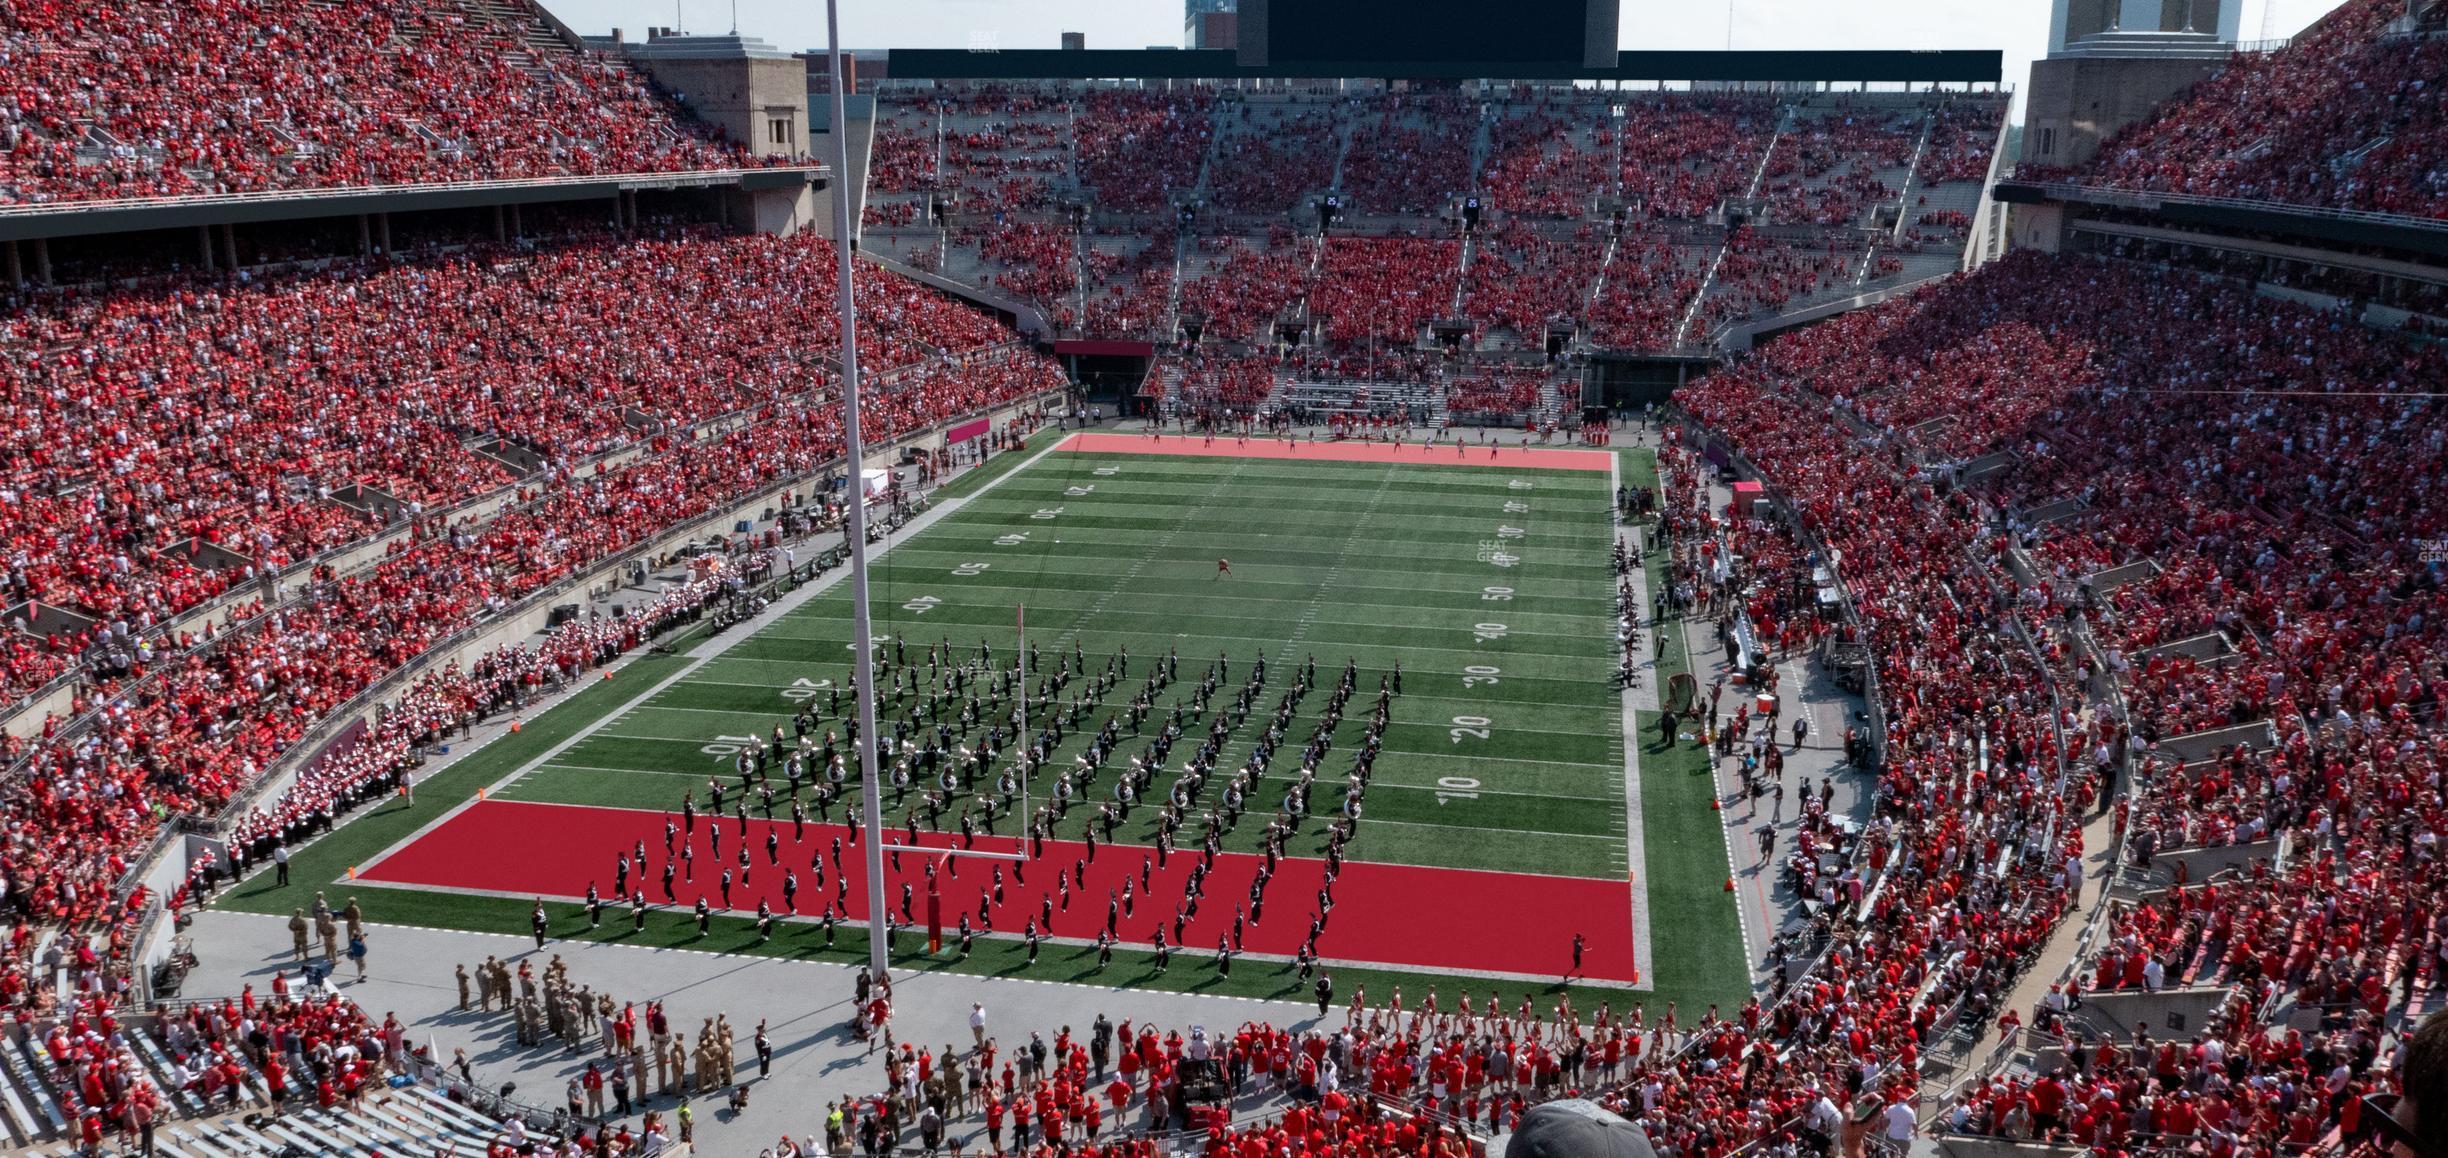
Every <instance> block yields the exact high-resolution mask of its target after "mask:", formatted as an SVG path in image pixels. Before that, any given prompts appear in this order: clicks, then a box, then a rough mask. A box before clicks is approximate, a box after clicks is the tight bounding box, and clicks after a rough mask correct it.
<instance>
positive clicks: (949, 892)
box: [358, 800, 1638, 983]
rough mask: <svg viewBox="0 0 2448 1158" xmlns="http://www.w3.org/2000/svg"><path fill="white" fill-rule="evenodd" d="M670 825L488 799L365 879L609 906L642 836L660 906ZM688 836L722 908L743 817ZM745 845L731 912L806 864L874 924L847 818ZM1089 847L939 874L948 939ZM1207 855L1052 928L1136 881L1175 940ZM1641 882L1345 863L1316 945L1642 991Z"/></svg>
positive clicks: (893, 890) (1287, 900)
mask: <svg viewBox="0 0 2448 1158" xmlns="http://www.w3.org/2000/svg"><path fill="white" fill-rule="evenodd" d="M665 819H666V817H665V815H664V814H662V813H657V812H646V811H641V810H637V809H626V808H589V807H582V806H579V805H569V804H529V803H522V802H517V801H504V800H485V801H478V802H477V803H475V804H473V805H470V806H469V807H467V808H466V809H464V810H462V811H461V812H460V813H459V814H458V815H456V816H453V817H451V818H450V819H448V820H446V821H444V822H443V823H442V824H440V825H439V826H436V827H435V828H434V829H433V830H432V831H431V832H428V833H426V834H424V835H423V836H420V837H418V838H417V839H416V840H414V841H412V842H410V843H409V844H408V846H407V847H405V848H401V849H398V850H396V851H394V852H391V853H389V854H387V855H385V856H384V857H382V858H381V859H380V860H377V861H376V862H375V863H373V864H372V865H369V866H366V867H365V868H363V869H362V870H360V871H359V873H358V879H360V880H364V881H369V882H372V883H376V884H390V885H408V886H418V885H423V886H432V887H441V888H454V889H470V890H478V891H483V892H492V893H506V894H515V895H517V896H521V897H529V896H547V897H554V898H559V899H567V900H576V899H579V898H582V897H584V896H585V895H586V890H587V885H588V884H590V883H592V884H593V885H595V887H596V888H598V889H600V890H602V891H603V892H604V893H605V894H606V896H607V899H609V894H610V892H611V890H612V866H613V861H614V859H615V858H616V857H618V856H619V855H620V854H621V853H622V852H625V851H628V850H630V849H631V848H632V847H633V846H634V845H635V844H636V843H637V842H638V841H641V840H642V841H644V842H646V855H647V859H648V862H649V863H648V864H647V866H646V867H645V869H644V871H643V872H642V873H637V875H633V876H632V877H631V878H630V887H631V888H633V889H634V888H637V887H639V886H640V885H641V883H642V885H643V887H644V888H645V890H646V899H647V901H648V903H650V904H661V903H663V901H664V898H663V890H662V875H663V862H664V859H665V857H664V853H663V824H664V820H665ZM672 819H677V817H673V818H672ZM716 824H719V825H720V826H721V827H722V830H723V833H722V856H721V857H720V858H719V859H718V858H716V857H715V856H713V855H712V853H711V851H710V849H709V846H708V839H707V831H706V830H707V829H708V828H709V827H711V826H713V825H716ZM768 832H771V833H773V834H774V835H775V836H776V837H778V838H779V839H780V841H781V848H780V850H779V851H780V855H781V863H780V866H779V867H777V866H775V865H774V864H772V863H770V862H768V861H767V860H766V856H765V836H766V834H767V833H768ZM683 835H684V837H686V836H687V834H683ZM907 837H908V833H907V832H906V830H888V832H887V839H888V842H889V843H906V842H907ZM690 839H693V840H694V842H695V847H696V849H697V850H698V851H697V861H696V879H695V881H693V882H692V881H689V880H687V879H686V878H675V879H674V880H673V882H672V889H673V892H674V894H675V896H676V898H677V903H678V904H679V905H682V906H694V905H695V904H696V903H697V898H698V896H699V895H701V894H702V895H704V896H705V898H706V899H707V900H708V901H709V902H710V903H713V904H716V905H720V904H721V902H722V894H721V892H720V891H719V888H718V884H717V882H718V881H719V880H720V878H721V876H722V870H723V868H724V867H726V866H728V867H730V868H732V869H733V871H734V872H737V870H738V865H739V859H738V858H739V848H740V844H741V840H742V835H741V832H740V827H739V823H738V821H737V820H735V819H728V818H726V819H721V820H717V819H714V818H711V817H703V816H701V817H699V818H698V819H697V831H696V833H695V834H694V836H693V838H690ZM836 839H840V840H841V841H842V856H841V859H842V862H843V865H844V867H845V868H846V870H847V877H848V879H847V881H846V882H845V881H844V879H843V874H842V873H841V872H837V871H835V869H834V868H833V866H832V865H831V863H830V862H831V853H832V847H833V842H834V840H836ZM958 839H959V838H958V837H957V836H945V835H937V834H934V833H921V834H919V840H918V843H920V844H924V845H928V846H930V847H938V848H940V847H947V846H950V845H952V844H953V843H955V842H956V841H957V840H958ZM745 840H746V842H747V845H748V849H749V856H750V859H751V860H752V861H753V867H752V868H751V870H750V872H749V877H748V880H746V881H745V882H735V884H734V886H733V888H732V891H731V906H730V911H731V912H732V913H734V914H738V913H741V912H745V913H750V914H753V913H754V912H755V911H756V904H757V901H758V899H759V898H762V899H764V900H766V901H768V902H770V903H771V904H772V905H773V908H774V912H776V913H777V914H779V913H782V912H783V911H784V910H783V907H782V873H783V870H784V869H791V870H795V871H797V872H798V874H799V898H798V907H799V911H800V912H802V913H819V912H822V911H823V907H824V905H825V904H826V903H827V902H829V901H830V900H831V899H832V898H833V897H834V896H836V895H838V893H837V890H839V889H840V888H841V887H842V886H843V885H844V884H845V883H846V884H847V885H848V890H849V892H848V897H847V904H848V906H849V911H850V916H851V917H852V918H853V919H855V920H861V921H863V920H865V919H866V918H867V889H866V883H865V882H866V868H865V857H864V854H863V853H861V852H859V851H858V850H857V847H856V846H855V845H852V844H851V843H850V842H849V834H848V830H847V829H845V828H844V827H843V826H841V825H837V824H809V825H808V826H807V835H806V838H805V839H804V840H794V839H793V838H792V830H791V824H790V822H789V821H763V820H756V819H751V820H750V821H749V822H748V828H747V832H746V835H745ZM981 847H984V848H992V849H1004V848H1009V847H1010V842H1009V840H1008V839H1007V838H1006V839H993V838H989V839H988V840H985V841H981ZM819 854H822V855H824V856H825V857H826V860H827V865H826V869H825V887H824V888H822V889H818V888H817V887H816V884H815V878H814V876H813V874H812V873H811V872H810V869H809V864H810V861H811V859H812V858H813V857H815V856H817V855H819ZM1086 854H1087V847H1086V846H1085V845H1081V844H1077V843H1074V842H1069V841H1048V842H1046V846H1045V855H1044V856H1043V857H1041V858H1039V859H1037V860H1035V861H1031V862H1030V863H1029V864H1028V865H1027V866H1026V868H1025V869H1023V870H1022V871H1023V872H1025V873H1026V875H1027V878H1028V879H1027V880H1026V882H1025V883H1024V882H1022V881H1019V880H1017V879H1014V876H1013V868H1014V866H1013V865H1012V864H1010V863H1008V862H993V861H983V860H972V861H967V862H965V863H964V862H961V861H959V860H958V859H953V860H951V861H949V862H948V863H949V864H950V866H951V867H953V868H956V869H957V870H958V871H959V874H960V875H959V876H957V877H954V876H944V877H941V878H940V885H941V888H942V895H943V924H944V928H945V930H946V931H947V934H948V933H949V931H950V930H952V929H955V928H957V927H958V926H959V923H960V915H961V914H962V913H964V912H966V913H968V914H969V918H970V921H971V923H972V924H973V925H974V924H976V923H977V914H978V908H979V905H980V902H981V900H982V899H985V894H986V893H987V892H989V891H990V890H991V889H992V888H993V876H994V866H995V865H996V864H998V863H1001V864H1002V865H1003V870H1004V878H1005V888H1004V897H1003V899H1004V903H1003V904H1002V905H1001V906H990V907H992V911H993V913H994V928H995V931H996V932H997V933H999V934H1002V935H1004V936H1012V935H1016V934H1018V933H1019V932H1020V930H1021V929H1022V927H1023V926H1025V925H1026V924H1027V922H1028V921H1029V920H1030V919H1031V918H1033V917H1035V916H1037V915H1038V913H1039V911H1040V908H1039V907H1040V904H1041V902H1042V899H1043V898H1045V897H1048V896H1055V895H1056V894H1055V891H1054V888H1055V880H1056V878H1057V877H1058V876H1059V875H1060V874H1062V873H1064V872H1067V871H1069V870H1070V869H1071V868H1072V866H1073V865H1074V864H1075V863H1077V862H1079V861H1080V859H1081V858H1082V857H1083V856H1085V855H1086ZM932 859H937V858H932V857H924V856H921V855H918V854H912V853H904V854H901V867H900V870H899V871H894V870H893V869H892V865H891V861H890V860H889V859H888V860H887V861H886V862H885V865H886V873H887V876H886V880H885V899H886V903H887V904H890V905H892V906H893V907H894V908H895V909H898V908H899V907H900V897H901V886H902V885H903V884H907V885H909V887H910V889H911V891H912V898H913V899H912V904H911V907H910V913H911V916H913V917H914V918H915V919H916V920H917V922H918V923H919V924H920V925H921V926H923V925H924V924H925V922H926V861H928V860H932ZM1198 859H1199V858H1198V855H1197V854H1196V853H1182V852H1176V853H1174V854H1173V855H1172V856H1171V858H1170V859H1169V861H1168V863H1167V864H1166V866H1165V867H1164V868H1162V869H1154V868H1153V867H1152V866H1153V864H1154V861H1155V852H1154V850H1152V849H1149V848H1146V847H1143V846H1139V845H1128V844H1122V845H1100V846H1099V847H1098V848H1097V852H1096V859H1095V860H1094V861H1093V862H1090V863H1089V864H1087V866H1086V876H1087V881H1086V884H1085V885H1082V884H1081V883H1079V881H1078V880H1077V879H1076V878H1074V880H1073V884H1072V890H1071V904H1070V908H1069V910H1068V911H1065V910H1064V909H1063V907H1062V905H1061V903H1060V901H1059V899H1058V900H1057V902H1056V905H1055V912H1054V921H1053V929H1052V933H1053V935H1054V936H1057V937H1071V938H1078V939H1080V940H1083V941H1085V940H1093V939H1094V938H1095V937H1096V935H1097V934H1098V932H1100V931H1101V930H1103V928H1104V925H1105V907H1106V898H1107V896H1108V895H1109V893H1110V892H1116V891H1119V890H1120V889H1121V887H1122V881H1123V880H1124V878H1126V877H1127V878H1129V879H1130V880H1131V881H1132V882H1133V884H1134V886H1135V887H1137V888H1138V889H1139V896H1138V903H1137V906H1136V912H1135V913H1134V914H1133V915H1131V916H1127V917H1124V918H1123V919H1122V921H1121V925H1120V929H1121V937H1122V941H1123V944H1124V947H1126V948H1136V949H1145V948H1147V947H1148V945H1149V943H1150V938H1151V937H1152V936H1153V935H1154V934H1155V931H1156V929H1157V928H1158V927H1159V926H1160V925H1161V926H1162V927H1163V928H1164V930H1165V937H1166V939H1167V940H1171V939H1172V936H1173V928H1172V926H1173V914H1174V908H1175V906H1176V905H1177V904H1179V903H1180V901H1181V898H1182V888H1183V882H1184V880H1185V879H1186V878H1187V877H1188V876H1189V873H1190V867H1191V866H1192V865H1193V864H1195V863H1197V861H1198ZM1262 863H1264V861H1263V858H1261V857H1258V856H1253V855H1249V854H1246V853H1224V854H1222V855H1220V856H1218V857H1217V858H1216V863H1215V867H1214V868H1212V869H1210V870H1208V875H1207V888H1206V892H1205V896H1204V897H1203V899H1202V900H1201V901H1200V903H1199V911H1198V917H1197V919H1195V920H1192V921H1190V922H1188V924H1187V925H1186V927H1185V929H1184V935H1183V938H1182V942H1180V944H1182V945H1184V947H1186V948H1189V949H1192V950H1205V951H1209V952H1212V951H1213V950H1214V949H1215V947H1216V941H1217V939H1218V938H1220V937H1223V936H1225V935H1226V934H1228V933H1229V932H1230V931H1231V929H1232V922H1233V908H1234V906H1235V905H1242V906H1244V907H1246V906H1247V904H1248V902H1249V892H1250V884H1251V882H1252V880H1253V879H1254V878H1255V876H1256V874H1257V871H1258V868H1259V866H1260V865H1261V864H1262ZM1143 865H1144V866H1148V867H1149V868H1150V872H1149V876H1148V882H1149V883H1148V884H1146V885H1144V886H1141V885H1138V883H1137V882H1138V880H1139V878H1140V873H1141V870H1142V866H1143ZM1325 868H1326V863H1325V862H1324V861H1322V860H1315V859H1310V858H1286V859H1284V860H1282V861H1281V862H1279V863H1278V864H1277V866H1276V869H1275V875H1274V878H1273V880H1272V881H1271V882H1270V883H1269V884H1268V885H1267V889H1266V909H1265V914H1264V920H1263V921H1261V922H1260V923H1258V924H1256V925H1251V926H1248V927H1246V928H1245V929H1244V931H1243V937H1242V948H1243V949H1245V950H1247V951H1249V952H1253V953H1271V954H1280V955H1282V956H1285V957H1289V956H1291V955H1292V954H1293V953H1295V952H1297V951H1298V950H1299V948H1300V944H1301V942H1302V940H1303V939H1304V938H1306V937H1307V936H1308V933H1309V918H1310V914H1312V913H1313V912H1315V911H1316V908H1317V897H1318V889H1319V887H1320V886H1321V885H1322V884H1323V883H1324V881H1325ZM633 871H634V870H633ZM1630 887H1631V886H1630V885H1629V883H1627V882H1624V881H1608V880H1595V879H1591V878H1587V877H1550V876H1538V875H1534V874H1530V873H1503V872H1480V871H1475V870H1469V869H1440V868H1420V867H1415V866H1410V865H1388V864H1370V863H1365V862H1360V861H1345V862H1344V864H1343V871H1342V874H1341V875H1340V876H1339V877H1338V878H1337V879H1336V881H1335V893H1334V902H1335V904H1334V915H1333V916H1332V917H1331V918H1329V919H1328V920H1327V922H1326V931H1325V933H1324V934H1323V935H1322V936H1320V937H1319V938H1318V955H1319V956H1320V957H1324V958H1326V959H1329V960H1339V961H1351V962H1359V963H1365V964H1373V965H1386V966H1394V967H1402V968H1411V969H1426V970H1454V971H1464V970H1468V971H1482V972H1493V973H1508V974H1516V975H1520V976H1525V977H1560V976H1562V975H1563V974H1564V973H1565V971H1566V970H1567V969H1568V968H1569V967H1570V966H1571V964H1572V939H1573V934H1575V933H1580V934H1582V935H1583V936H1584V937H1587V938H1588V946H1587V953H1586V955H1585V956H1584V958H1583V963H1584V976H1587V977H1590V978H1594V979H1597V980H1601V981H1620V982H1627V983H1628V982H1632V981H1634V980H1635V979H1636V966H1637V965H1638V963H1636V962H1634V961H1633V960H1632V924H1631V896H1630ZM982 931H983V930H981V932H982Z"/></svg>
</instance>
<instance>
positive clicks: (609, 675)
mask: <svg viewBox="0 0 2448 1158" xmlns="http://www.w3.org/2000/svg"><path fill="white" fill-rule="evenodd" d="M604 678H605V679H611V678H612V669H611V668H605V669H604Z"/></svg>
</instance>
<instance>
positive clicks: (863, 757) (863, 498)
mask: <svg viewBox="0 0 2448 1158" xmlns="http://www.w3.org/2000/svg"><path fill="white" fill-rule="evenodd" d="M838 9H839V3H838V0H825V43H826V45H827V47H828V48H830V49H831V50H832V51H831V64H832V73H833V76H832V81H831V83H829V84H827V85H826V86H825V87H826V88H828V89H830V90H831V93H832V102H833V120H832V131H831V132H830V133H828V134H826V135H827V136H829V137H831V138H832V139H833V142H832V143H833V157H832V169H833V172H832V185H833V253H834V256H835V258H836V260H837V262H838V265H839V269H838V270H837V271H836V274H835V284H834V287H833V299H834V303H835V305H836V306H837V307H838V308H839V309H840V311H841V368H842V374H841V379H842V455H843V458H844V460H845V461H846V462H848V463H849V468H850V480H851V482H850V490H851V494H850V608H851V610H850V652H851V661H850V662H851V671H853V672H855V673H856V674H857V677H858V689H857V694H856V695H855V696H854V697H853V698H855V699H856V700H857V701H858V729H859V734H858V743H857V744H856V745H855V747H857V748H858V758H859V783H860V786H861V791H860V793H859V796H860V799H861V801H862V804H863V809H864V811H865V813H866V821H865V825H866V829H867V965H868V968H869V969H871V970H873V971H874V973H875V974H876V975H877V976H879V977H880V976H882V975H883V973H884V970H885V967H886V966H888V965H890V964H891V961H890V960H889V956H890V955H889V954H887V953H886V952H885V942H886V934H885V908H884V789H883V786H882V785H881V784H880V783H879V782H878V779H877V774H876V680H875V634H874V626H873V624H872V623H871V622H870V617H869V615H868V610H867V478H866V467H867V458H866V451H865V448H864V447H862V446H861V445H860V443H859V369H858V300H857V298H856V296H855V295H854V294H853V293H852V292H851V289H850V282H851V274H852V269H853V266H854V262H853V260H852V258H851V256H850V247H851V245H852V243H853V241H852V238H853V234H852V233H851V219H850V183H849V175H850V118H849V113H848V112H847V110H846V109H845V108H844V107H843V101H842V74H843V72H844V71H845V70H844V69H843V68H842V56H841V15H840V12H839V11H838Z"/></svg>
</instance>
